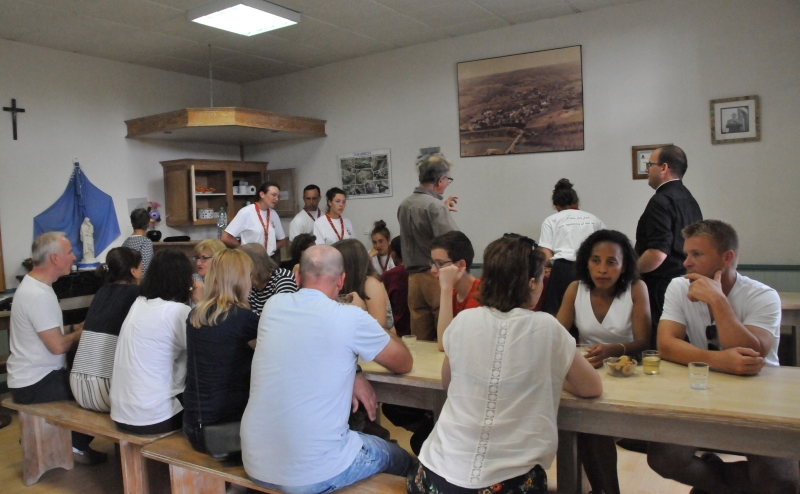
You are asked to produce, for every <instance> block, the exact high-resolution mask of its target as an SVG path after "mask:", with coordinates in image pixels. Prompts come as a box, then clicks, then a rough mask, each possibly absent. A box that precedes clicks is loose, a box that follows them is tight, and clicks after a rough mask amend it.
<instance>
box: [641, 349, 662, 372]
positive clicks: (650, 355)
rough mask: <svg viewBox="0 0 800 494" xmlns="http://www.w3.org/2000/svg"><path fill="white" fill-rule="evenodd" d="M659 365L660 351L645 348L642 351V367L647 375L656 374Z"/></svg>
mask: <svg viewBox="0 0 800 494" xmlns="http://www.w3.org/2000/svg"><path fill="white" fill-rule="evenodd" d="M660 365H661V353H659V351H658V350H645V351H643V352H642V368H643V369H644V373H645V375H647V376H653V375H656V374H658V368H659V366H660Z"/></svg>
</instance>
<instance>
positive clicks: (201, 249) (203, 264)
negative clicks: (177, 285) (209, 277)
mask: <svg viewBox="0 0 800 494" xmlns="http://www.w3.org/2000/svg"><path fill="white" fill-rule="evenodd" d="M225 249H227V247H225V244H223V243H222V242H221V241H220V240H217V239H216V238H209V239H206V240H203V241H201V242H198V243H197V245H195V246H194V257H192V260H193V261H194V269H195V273H194V275H193V276H192V279H194V289H193V290H192V307H194V305H195V304H197V303H198V302H199V301H200V300H201V299H202V298H203V284H204V280H205V277H206V273H207V272H208V265H209V264H210V263H211V258H212V257H214V254H216V253H217V252H220V251H222V250H225Z"/></svg>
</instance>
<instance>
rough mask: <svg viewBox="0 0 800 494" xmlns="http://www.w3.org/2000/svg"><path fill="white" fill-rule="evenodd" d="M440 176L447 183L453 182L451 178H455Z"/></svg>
mask: <svg viewBox="0 0 800 494" xmlns="http://www.w3.org/2000/svg"><path fill="white" fill-rule="evenodd" d="M442 178H444V179H445V180H447V183H448V184H451V183H453V180H455V179H454V178H453V177H442Z"/></svg>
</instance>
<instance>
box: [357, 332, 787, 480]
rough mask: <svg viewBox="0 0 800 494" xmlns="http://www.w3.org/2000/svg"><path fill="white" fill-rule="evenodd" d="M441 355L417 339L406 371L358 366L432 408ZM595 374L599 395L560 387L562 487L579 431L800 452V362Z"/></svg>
mask: <svg viewBox="0 0 800 494" xmlns="http://www.w3.org/2000/svg"><path fill="white" fill-rule="evenodd" d="M443 360H444V354H442V353H440V352H438V351H437V350H436V345H435V344H434V343H427V342H418V343H417V345H416V349H415V359H414V369H413V370H412V371H411V372H410V373H409V374H406V375H403V376H396V375H393V374H391V373H390V372H389V371H387V370H386V369H384V368H383V367H381V366H380V365H378V364H375V363H374V362H371V363H367V364H362V368H363V369H364V375H365V377H366V378H367V379H369V380H370V382H371V383H372V384H373V387H374V388H375V391H376V394H377V395H378V401H380V402H384V403H393V404H399V405H406V406H414V407H420V408H426V409H430V410H434V411H435V412H438V411H440V410H441V405H443V404H444V400H445V398H446V394H445V392H444V391H443V390H442V387H441V363H442V361H443ZM437 366H438V368H437ZM600 375H601V377H602V380H603V396H602V397H600V398H596V399H590V400H587V399H581V398H576V397H575V396H573V395H571V394H569V393H566V392H564V393H563V394H562V398H561V406H560V407H559V412H558V428H559V445H558V491H559V492H561V493H570V494H572V493H579V492H580V486H581V478H580V472H581V470H580V468H579V464H578V459H577V458H578V457H577V444H576V437H577V433H579V432H587V433H595V434H605V435H611V436H615V437H627V438H632V439H641V440H646V441H660V442H668V443H673V444H684V445H690V446H697V447H705V448H710V449H721V450H727V451H737V452H741V453H752V454H760V455H767V456H781V457H786V458H794V459H800V368H796V367H780V368H775V367H772V368H765V369H763V370H762V371H761V373H759V375H757V376H753V377H740V376H731V375H727V374H720V373H717V372H712V373H711V376H710V377H709V389H708V390H705V391H698V390H693V389H691V388H690V387H689V372H688V369H687V368H686V367H685V366H682V365H677V364H673V363H670V362H662V363H661V373H660V374H659V375H656V376H645V375H643V374H642V370H641V367H640V368H638V369H637V370H636V374H635V375H633V376H631V377H627V378H617V377H611V376H609V375H608V374H606V372H605V370H602V369H601V370H600ZM436 407H438V409H437V408H436Z"/></svg>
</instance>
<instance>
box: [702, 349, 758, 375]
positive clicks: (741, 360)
mask: <svg viewBox="0 0 800 494" xmlns="http://www.w3.org/2000/svg"><path fill="white" fill-rule="evenodd" d="M719 354H720V355H719V357H720V359H719V362H718V364H717V365H716V366H714V367H716V369H717V370H720V371H722V372H727V373H728V374H736V375H737V376H752V375H755V374H758V372H759V371H760V370H761V368H762V367H764V365H766V361H765V360H764V358H763V357H761V355H759V353H758V352H757V351H755V350H753V349H750V348H742V347H736V348H728V349H727V350H722V351H721V352H719Z"/></svg>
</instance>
